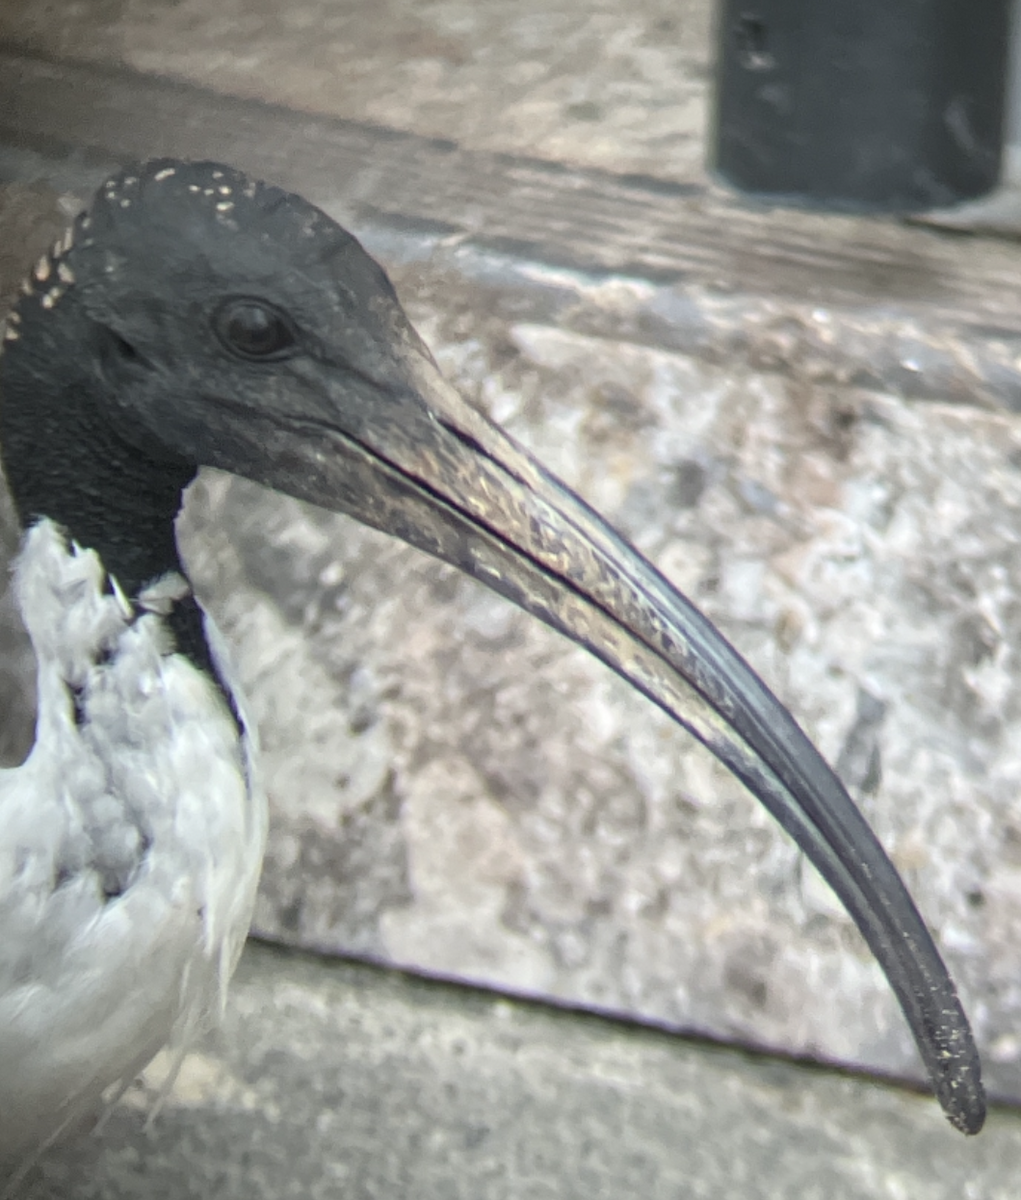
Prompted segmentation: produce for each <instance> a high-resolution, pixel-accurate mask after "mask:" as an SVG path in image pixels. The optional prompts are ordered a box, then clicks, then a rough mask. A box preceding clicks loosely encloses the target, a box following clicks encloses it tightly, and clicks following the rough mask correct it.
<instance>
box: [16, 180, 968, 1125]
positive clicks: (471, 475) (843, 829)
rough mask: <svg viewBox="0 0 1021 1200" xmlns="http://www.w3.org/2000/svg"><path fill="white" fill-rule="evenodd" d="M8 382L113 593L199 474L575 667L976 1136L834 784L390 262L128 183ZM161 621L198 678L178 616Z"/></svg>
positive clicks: (186, 625) (78, 254)
mask: <svg viewBox="0 0 1021 1200" xmlns="http://www.w3.org/2000/svg"><path fill="white" fill-rule="evenodd" d="M0 391H2V404H0V445H2V448H3V449H2V454H3V464H4V468H5V471H6V473H7V478H8V481H9V483H10V486H11V491H12V495H13V496H14V499H15V503H16V505H17V507H18V510H19V513H20V516H21V518H22V520H23V522H24V523H25V524H26V525H29V524H31V523H32V522H33V521H35V520H37V519H39V518H43V517H46V518H49V519H50V520H52V521H54V522H57V523H58V524H59V525H62V526H63V527H64V528H65V529H66V530H67V531H68V533H69V534H70V536H71V537H73V538H74V539H75V541H76V542H77V543H79V544H80V545H83V546H87V547H90V548H92V549H94V550H95V551H97V552H98V554H99V555H100V556H101V558H102V561H103V563H104V564H105V567H106V569H107V570H108V571H109V572H110V573H111V574H112V575H113V576H115V577H116V578H117V580H118V581H119V584H120V586H121V587H122V589H123V590H124V591H125V593H126V594H129V595H135V594H137V593H138V591H139V590H140V589H141V588H143V586H144V585H146V584H147V583H149V582H150V581H151V580H153V579H154V578H157V577H158V576H160V575H161V574H164V573H165V572H166V571H168V570H169V569H179V564H178V559H177V551H176V547H175V544H174V533H173V520H174V517H175V515H176V513H177V511H178V508H179V505H180V498H181V492H182V489H183V488H184V487H186V486H187V484H188V483H189V482H190V481H191V479H192V478H193V477H194V474H195V472H196V470H197V469H198V468H199V467H200V466H204V465H205V466H213V467H218V468H221V469H223V470H226V471H230V472H234V473H236V474H238V475H242V476H245V477H247V478H249V479H252V480H255V481H257V482H259V483H261V484H265V485H267V486H268V487H271V488H275V489H277V490H279V491H281V492H285V493H287V494H289V495H291V496H296V497H298V498H300V499H302V500H306V501H310V502H312V503H314V504H317V505H321V506H322V507H324V508H328V509H332V510H335V511H339V512H344V513H348V514H350V515H351V516H353V517H355V518H357V519H358V520H359V521H362V522H365V523H366V524H368V525H371V526H374V527H375V528H377V529H380V530H383V531H385V532H387V533H391V534H394V535H396V536H397V537H400V538H402V539H404V540H405V541H407V542H410V543H411V544H412V545H414V546H417V547H419V548H420V549H422V550H425V551H427V552H428V553H430V554H433V555H436V556H438V557H440V558H442V559H444V560H446V561H447V562H449V563H452V564H453V565H454V566H456V567H458V568H460V569H461V570H462V571H464V572H466V573H467V574H469V575H470V576H472V577H473V578H475V579H477V580H479V581H480V582H481V583H483V584H485V585H487V586H488V587H490V588H493V589H494V590H495V591H497V592H499V593H500V594H501V595H503V596H505V597H507V598H508V599H509V600H511V601H512V602H513V603H515V604H517V605H519V606H520V607H521V608H523V609H525V610H527V611H528V612H530V613H532V614H534V615H535V616H537V617H538V618H539V619H540V620H542V621H544V622H546V623H547V624H548V625H551V626H552V627H553V628H554V629H557V630H559V631H560V632H561V633H563V634H565V635H566V636H567V637H569V638H571V639H573V640H574V641H575V642H578V643H580V644H581V645H582V646H584V647H585V648H587V649H588V650H590V651H591V652H592V653H593V654H594V655H596V656H597V657H598V658H600V659H601V660H602V661H603V662H604V663H606V664H607V665H608V666H609V667H611V668H612V669H613V670H614V671H616V672H617V673H618V674H620V675H621V676H623V678H625V679H626V680H628V681H629V682H630V683H631V684H632V685H633V686H634V687H636V688H637V689H638V690H639V691H641V692H642V693H644V694H645V695H646V696H647V697H648V698H649V699H650V700H652V701H653V702H654V703H655V704H657V705H659V706H660V707H661V708H662V709H663V710H664V711H666V712H667V713H668V714H669V715H670V716H671V717H672V718H673V719H674V720H676V721H677V722H678V723H679V724H681V725H682V726H684V727H685V728H686V729H688V730H689V731H690V732H691V733H693V734H694V735H695V737H696V738H698V739H699V740H700V741H701V742H703V743H704V744H705V745H706V746H707V747H708V748H709V750H710V751H712V753H713V754H715V755H716V756H717V757H718V758H719V759H720V760H721V761H722V762H723V763H724V764H725V765H726V766H727V767H728V768H729V769H730V770H731V771H732V772H733V773H734V774H735V775H736V776H737V777H738V778H739V779H740V780H741V781H742V782H743V783H744V784H745V785H747V787H748V788H749V790H750V791H751V792H752V793H753V794H754V795H755V796H756V797H757V798H758V799H759V800H760V801H761V802H762V803H763V804H764V805H765V806H766V808H767V809H768V810H769V811H770V812H771V813H772V814H773V816H774V817H775V818H776V819H777V820H778V821H779V822H780V824H781V825H782V826H783V827H784V829H785V830H787V832H788V833H789V834H790V835H791V836H792V837H793V838H794V840H795V841H796V842H797V844H798V845H799V846H800V847H801V848H802V850H803V851H804V852H805V853H806V854H807V855H808V857H809V858H810V859H811V861H812V862H813V863H814V864H815V866H816V867H817V868H818V869H819V871H820V872H821V874H822V875H823V877H824V878H825V879H826V880H827V881H828V882H829V884H830V885H831V886H832V888H833V889H834V891H835V892H836V894H837V895H838V896H839V897H840V899H841V900H842V902H843V903H844V905H845V906H846V907H847V909H848V911H849V912H850V914H851V916H852V917H853V918H854V920H855V922H856V923H857V925H858V927H859V928H860V930H861V932H862V933H863V935H864V937H865V939H866V941H867V942H868V944H869V946H870V947H871V949H872V951H873V953H874V954H875V956H876V958H877V959H878V960H879V962H880V964H881V965H882V968H883V970H884V971H885V973H886V975H887V977H888V979H889V981H890V984H891V986H892V988H893V990H894V992H895V993H896V996H897V998H898V1000H899V1002H900V1004H901V1006H902V1008H903V1011H904V1014H905V1016H906V1018H907V1021H908V1023H909V1025H910V1027H911V1029H912V1031H913V1034H914V1037H915V1039H916V1042H917V1045H918V1048H919V1051H920V1053H921V1056H922V1059H923V1060H924V1063H925V1066H926V1068H927V1070H928V1073H929V1076H930V1079H931V1081H932V1085H933V1088H934V1089H935V1092H936V1094H937V1096H938V1097H939V1100H940V1102H941V1103H942V1105H943V1107H944V1109H945V1110H946V1112H947V1114H948V1116H949V1117H950V1120H951V1121H952V1122H953V1123H954V1124H955V1125H956V1126H957V1127H958V1128H959V1129H962V1130H964V1131H965V1132H969V1133H974V1132H977V1130H978V1129H979V1128H980V1127H981V1125H982V1121H983V1118H984V1098H983V1091H982V1084H981V1080H980V1068H979V1062H978V1057H977V1054H976V1051H975V1047H974V1044H973V1040H972V1035H971V1031H970V1029H969V1026H968V1022H967V1019H966V1017H965V1015H964V1012H963V1010H962V1007H961V1004H960V1002H959V1000H958V997H957V995H956V992H955V989H954V986H953V984H952V982H951V980H950V978H949V976H948V974H947V971H946V969H945V967H944V965H943V962H942V961H941V959H940V956H939V953H938V951H937V949H936V947H935V945H934V943H933V941H932V938H931V937H930V935H929V933H928V931H927V930H926V927H925V925H924V923H923V921H922V919H921V917H920V916H919V914H918V912H917V910H916V908H915V906H914V904H913V903H912V900H911V898H910V896H909V895H908V893H907V891H906V889H905V887H904V885H903V883H902V881H901V880H900V878H899V876H898V874H897V872H896V870H895V869H894V867H893V866H892V864H891V863H890V860H889V859H888V858H887V856H886V854H885V853H884V851H883V850H882V848H881V846H880V845H879V843H878V841H877V840H876V838H875V837H874V835H873V834H872V832H871V830H870V829H869V827H868V825H867V823H866V822H865V820H864V819H863V817H862V816H861V815H860V813H859V811H858V809H857V808H856V806H855V804H854V803H853V802H852V800H851V798H850V797H849V796H848V794H847V792H846V791H845V789H844V788H843V787H842V785H841V783H840V782H839V780H838V779H837V777H836V776H835V775H834V773H833V772H832V771H831V770H830V768H829V767H828V766H827V765H826V763H825V762H824V760H823V759H822V758H821V757H820V755H819V753H818V752H817V751H816V750H815V748H814V747H813V745H812V743H811V742H810V741H809V739H808V738H807V737H806V736H805V734H804V733H803V732H802V731H801V729H800V728H799V727H798V725H797V723H796V722H795V720H794V718H793V717H792V716H791V715H790V713H789V712H788V711H787V710H786V709H785V708H784V707H783V706H782V705H781V704H780V703H779V701H778V700H777V699H776V698H775V697H774V696H773V695H772V694H771V693H770V692H769V690H768V689H767V688H766V686H765V685H764V684H763V683H762V682H761V680H760V679H759V678H758V677H757V676H756V675H755V673H754V672H753V671H752V669H751V668H750V667H749V666H748V665H747V664H746V663H745V662H744V661H743V660H742V658H741V657H740V656H739V655H738V654H737V652H736V651H735V650H734V649H733V648H732V647H731V646H730V645H729V644H728V643H727V642H726V640H725V639H724V638H723V637H722V636H721V634H720V633H719V632H718V631H717V630H716V629H715V628H714V627H713V626H712V625H711V624H710V623H709V622H708V621H707V620H706V619H705V618H704V617H703V616H702V615H701V614H700V613H699V612H698V611H697V610H696V609H695V608H694V607H693V606H692V605H691V604H690V603H689V602H688V601H687V600H686V599H685V598H684V597H683V596H682V595H680V594H679V593H678V592H677V591H676V590H675V589H674V588H673V587H671V585H670V584H669V583H668V582H667V581H666V580H665V579H664V578H663V576H662V575H660V574H659V573H658V572H657V571H656V570H655V569H654V568H653V567H652V566H651V565H650V564H649V563H648V562H647V561H646V560H645V559H643V558H642V557H641V555H640V554H638V553H637V552H636V551H635V550H634V549H633V548H632V547H631V546H630V545H629V544H628V543H627V542H626V541H625V540H624V539H622V538H621V537H620V536H619V535H618V534H616V533H615V532H614V531H613V529H612V528H611V527H610V526H609V525H608V524H607V523H606V522H605V521H604V520H603V519H602V518H600V517H599V516H598V515H597V514H596V513H595V512H594V511H593V510H592V509H591V508H589V507H588V506H587V505H586V504H585V503H584V502H583V501H582V500H581V499H579V497H578V496H577V495H575V494H574V493H573V492H572V491H571V490H570V489H569V488H567V487H566V486H565V485H564V484H562V483H561V482H559V481H558V480H557V479H556V478H555V477H554V476H553V475H551V474H550V473H549V472H548V471H546V470H545V469H544V468H543V467H542V466H541V464H539V463H538V462H537V461H536V460H535V459H534V458H533V457H532V456H531V455H530V454H529V453H528V452H526V451H525V450H524V449H523V448H522V447H521V446H519V445H518V444H517V443H516V442H514V441H513V440H512V439H511V438H510V437H509V436H508V435H507V434H505V433H504V432H503V431H502V430H501V429H500V428H498V427H497V426H496V425H494V424H493V423H492V422H491V421H490V420H488V419H487V418H486V417H485V416H484V415H483V414H482V413H481V412H479V411H478V410H477V409H475V408H474V407H472V405H470V404H468V403H466V402H465V401H464V400H463V399H462V397H461V396H460V395H458V393H457V392H456V391H455V390H454V389H453V388H452V387H451V386H450V385H449V384H448V383H447V382H446V381H445V380H444V378H443V376H442V375H441V374H440V372H439V370H438V368H437V366H436V364H435V362H434V361H433V358H432V356H431V355H430V353H429V351H428V349H427V348H426V346H425V345H424V343H423V342H422V340H421V339H420V338H419V336H418V335H417V334H416V332H415V330H414V329H413V328H412V326H411V324H410V323H409V321H408V319H407V317H406V316H405V314H404V312H403V310H402V308H401V305H400V303H399V301H398V299H397V296H396V294H395V292H394V289H393V287H392V286H391V284H390V281H389V280H388V278H387V276H386V274H385V273H384V271H383V270H382V269H381V268H380V266H379V265H378V264H377V263H376V262H374V261H373V259H372V258H370V257H369V255H368V254H367V253H366V252H365V251H364V250H363V249H362V247H361V246H360V245H359V243H358V242H357V241H356V240H355V238H354V237H352V236H351V234H349V233H347V232H346V231H345V230H344V229H342V228H341V227H340V226H339V225H337V224H336V223H335V222H334V221H332V220H331V219H330V218H329V217H327V216H326V215H325V214H324V213H322V212H321V211H319V210H318V209H317V208H315V207H314V206H312V205H311V204H309V203H307V202H306V201H304V200H302V199H300V198H299V197H297V196H294V195H291V194H288V193H287V192H284V191H281V190H280V189H278V188H276V187H272V186H268V185H266V184H262V183H258V182H254V181H252V180H250V179H249V178H247V177H246V176H244V175H242V174H240V173H239V172H237V171H234V170H232V169H230V168H228V167H225V166H220V165H216V164H210V163H192V164H185V163H180V162H174V161H168V160H163V161H155V162H150V163H146V164H144V165H140V166H136V167H133V168H129V169H127V170H125V171H123V172H121V173H120V174H118V175H117V176H115V177H114V178H112V179H110V180H109V181H108V182H107V183H106V184H105V185H104V186H103V187H102V188H101V190H100V191H99V193H98V195H97V197H96V200H95V202H94V204H93V205H92V207H91V209H90V210H89V211H88V212H87V213H86V214H84V215H82V216H81V217H79V218H78V220H77V221H76V222H75V224H74V226H73V228H72V229H71V230H70V231H69V233H68V235H67V237H66V238H65V239H64V241H63V242H62V243H60V244H58V246H57V247H55V248H54V251H53V253H52V254H50V255H47V256H45V257H44V258H43V259H42V260H40V262H39V264H38V265H37V267H36V269H35V272H34V274H33V276H32V280H31V284H30V286H29V287H28V288H27V289H26V294H24V295H23V296H21V297H20V298H19V302H18V304H17V305H16V308H15V310H14V311H13V313H12V315H11V317H10V318H9V319H8V324H7V331H6V334H5V340H4V344H3V355H2V357H0ZM175 632H176V633H177V636H178V640H179V643H180V646H181V649H182V650H183V651H184V652H185V653H187V654H189V655H191V656H192V657H193V658H195V659H196V660H197V661H200V662H205V663H208V659H203V649H202V638H201V629H200V627H199V625H198V624H196V622H195V621H194V620H193V619H190V618H189V617H188V615H187V613H185V614H184V615H183V616H181V617H180V619H179V620H178V623H177V626H176V627H175ZM820 1002H824V1001H820Z"/></svg>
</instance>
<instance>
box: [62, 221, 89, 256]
mask: <svg viewBox="0 0 1021 1200" xmlns="http://www.w3.org/2000/svg"><path fill="white" fill-rule="evenodd" d="M84 227H85V222H84V221H83V222H82V228H84ZM73 245H74V226H73V225H68V227H67V228H66V229H65V230H64V236H63V237H62V238H61V239H60V253H61V254H66V253H67V252H68V250H70V249H71V247H72V246H73Z"/></svg>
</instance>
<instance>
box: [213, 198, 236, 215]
mask: <svg viewBox="0 0 1021 1200" xmlns="http://www.w3.org/2000/svg"><path fill="white" fill-rule="evenodd" d="M233 207H234V201H233V200H221V201H220V203H219V204H218V205H217V206H216V211H217V212H220V213H225V212H230V210H231V209H232V208H233Z"/></svg>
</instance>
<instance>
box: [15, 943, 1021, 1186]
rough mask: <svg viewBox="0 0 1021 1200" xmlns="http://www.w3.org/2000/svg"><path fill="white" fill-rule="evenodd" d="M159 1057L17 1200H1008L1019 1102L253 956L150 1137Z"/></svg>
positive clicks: (259, 951)
mask: <svg viewBox="0 0 1021 1200" xmlns="http://www.w3.org/2000/svg"><path fill="white" fill-rule="evenodd" d="M161 1067H162V1064H157V1066H156V1068H155V1069H153V1070H151V1071H150V1072H149V1073H148V1076H147V1080H146V1083H145V1084H144V1085H141V1086H137V1087H136V1088H134V1089H132V1092H131V1093H130V1094H129V1096H128V1097H127V1100H126V1102H125V1103H123V1104H122V1105H121V1106H120V1107H119V1108H117V1109H116V1110H115V1111H114V1113H113V1114H112V1116H111V1117H110V1119H109V1120H108V1122H107V1123H106V1125H105V1126H104V1127H103V1129H102V1130H101V1132H100V1133H99V1134H98V1135H97V1136H96V1137H95V1138H93V1139H86V1140H84V1141H81V1142H78V1143H76V1144H74V1145H70V1146H66V1147H62V1148H61V1149H59V1150H55V1151H52V1152H51V1153H50V1154H48V1155H47V1156H46V1157H45V1158H44V1160H43V1161H42V1163H41V1164H40V1165H39V1167H38V1168H37V1169H36V1170H35V1171H34V1172H32V1174H31V1175H30V1176H29V1177H28V1179H27V1180H26V1184H25V1185H24V1187H23V1189H22V1190H21V1191H20V1193H19V1195H20V1197H21V1198H22V1200H58V1198H59V1200H99V1198H102V1200H134V1198H135V1197H146V1198H147V1200H148V1198H149V1197H184V1196H208V1197H212V1196H215V1197H217V1198H218V1200H263V1198H266V1200H269V1198H272V1200H277V1198H287V1197H295V1198H297V1197H301V1198H302V1200H304V1198H306V1197H307V1198H309V1200H318V1198H323V1200H325V1198H326V1197H331V1198H332V1197H340V1196H343V1197H346V1198H347V1200H381V1198H383V1197H388V1198H389V1197H392V1198H394V1200H396V1198H400V1200H462V1198H463V1200H478V1198H479V1197H483V1196H484V1197H485V1198H486V1200H526V1198H527V1200H602V1198H606V1200H611V1198H612V1200H620V1198H621V1197H631V1196H634V1197H642V1198H643V1200H644V1198H646V1197H647V1198H648V1200H678V1198H680V1197H683V1198H684V1200H688V1198H689V1197H690V1198H691V1200H695V1198H699V1197H715V1196H739V1197H741V1200H775V1198H776V1197H778V1196H791V1197H795V1196H796V1197H798V1198H799V1200H829V1198H831V1197H839V1198H840V1200H1011V1198H1012V1197H1014V1196H1016V1195H1017V1162H1018V1157H1019V1155H1021V1122H1019V1120H1018V1117H1017V1115H1016V1114H1013V1113H997V1112H994V1113H993V1114H991V1117H990V1120H989V1122H988V1124H987V1126H986V1129H985V1131H984V1132H983V1134H982V1136H981V1137H980V1138H975V1139H969V1140H966V1139H964V1138H962V1137H960V1136H959V1135H957V1134H954V1133H952V1132H951V1130H950V1129H949V1128H948V1127H947V1125H946V1123H945V1122H944V1121H943V1120H942V1118H941V1117H940V1115H939V1112H938V1110H937V1109H936V1106H935V1105H934V1104H933V1103H932V1101H930V1100H926V1099H923V1098H921V1097H919V1096H915V1095H912V1094H911V1093H906V1092H903V1091H898V1090H896V1089H893V1088H888V1087H882V1086H876V1085H875V1084H872V1083H869V1082H866V1081H865V1080H862V1079H854V1078H848V1077H841V1076H838V1075H834V1074H831V1073H828V1072H824V1071H819V1070H811V1069H806V1068H804V1067H797V1066H794V1065H792V1064H787V1063H776V1062H770V1061H769V1060H766V1059H761V1058H754V1057H751V1056H748V1055H745V1054H741V1053H739V1052H735V1051H721V1050H718V1049H713V1048H710V1047H707V1046H705V1045H699V1044H698V1043H688V1042H684V1041H682V1040H678V1039H676V1038H668V1037H664V1036H663V1035H662V1034H658V1033H654V1032H649V1031H642V1030H636V1029H629V1028H627V1027H624V1026H620V1025H617V1024H614V1023H611V1022H606V1021H601V1020H599V1019H596V1018H586V1017H583V1016H579V1015H577V1014H565V1013H556V1012H550V1011H548V1010H544V1009H542V1008H537V1007H532V1006H528V1005H522V1004H519V1003H515V1002H512V1001H508V1000H506V999H501V998H498V997H492V996H482V995H478V994H472V993H470V992H466V991H465V990H464V989H460V988H458V989H454V988H448V987H443V986H437V985H436V984H427V983H422V982H420V981H416V980H408V979H403V978H401V977H400V976H395V975H393V974H391V973H388V972H380V971H374V970H371V969H367V968H364V967H356V966H351V965H346V964H345V965H341V964H335V965H333V966H327V965H324V964H323V963H317V962H315V961H311V960H308V959H306V958H304V957H301V956H293V955H286V954H281V953H280V952H279V951H276V952H274V951H270V950H267V949H266V948H265V947H261V946H254V945H250V946H249V949H248V951H247V952H246V955H245V957H244V958H243V959H242V963H241V967H240V969H239V971H238V976H237V979H236V981H235V985H234V989H233V995H232V1001H231V1005H230V1008H229V1011H228V1015H227V1019H226V1022H225V1025H224V1029H223V1031H222V1033H221V1034H220V1035H219V1036H218V1037H215V1038H211V1039H209V1040H208V1041H207V1042H206V1043H205V1045H203V1046H202V1047H201V1048H200V1049H199V1051H198V1052H197V1053H195V1054H193V1055H192V1056H191V1057H190V1058H189V1059H188V1060H187V1061H186V1063H185V1065H184V1069H183V1071H182V1073H181V1075H180V1077H179V1078H178V1081H177V1085H176V1086H175V1087H174V1089H173V1091H172V1092H171V1093H170V1096H169V1099H168V1101H167V1105H166V1107H165V1109H164V1110H163V1112H162V1113H161V1114H160V1115H159V1116H158V1117H157V1119H156V1121H155V1124H154V1126H153V1128H152V1130H151V1131H150V1132H149V1133H148V1134H147V1133H146V1132H144V1131H143V1128H142V1126H143V1124H144V1118H143V1112H144V1110H145V1108H146V1107H147V1106H148V1105H149V1104H151V1101H152V1097H153V1096H154V1095H155V1094H156V1092H157V1090H158V1088H159V1084H160V1079H161Z"/></svg>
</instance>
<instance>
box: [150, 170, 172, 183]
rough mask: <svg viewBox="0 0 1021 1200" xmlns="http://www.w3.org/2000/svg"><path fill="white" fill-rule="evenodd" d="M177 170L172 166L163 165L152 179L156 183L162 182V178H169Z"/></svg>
mask: <svg viewBox="0 0 1021 1200" xmlns="http://www.w3.org/2000/svg"><path fill="white" fill-rule="evenodd" d="M176 174H177V170H176V169H175V168H174V167H164V168H163V170H162V171H157V172H156V174H155V175H154V176H153V179H155V180H156V182H157V183H162V182H163V180H164V179H169V178H170V176H171V175H176Z"/></svg>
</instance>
